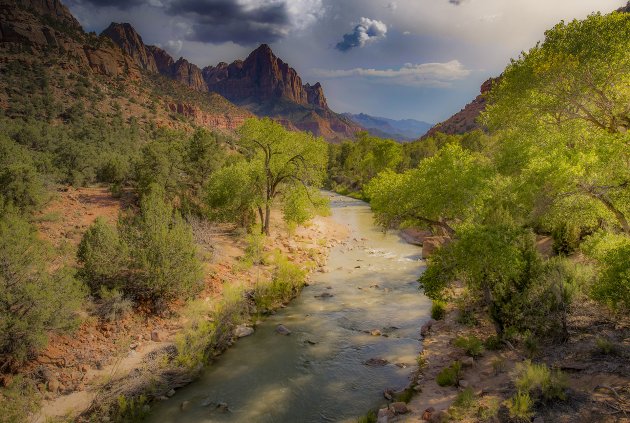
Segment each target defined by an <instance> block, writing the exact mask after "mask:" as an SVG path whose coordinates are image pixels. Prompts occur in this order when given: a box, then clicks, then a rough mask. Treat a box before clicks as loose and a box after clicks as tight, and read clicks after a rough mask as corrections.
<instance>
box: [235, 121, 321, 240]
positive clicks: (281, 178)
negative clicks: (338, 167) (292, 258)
mask: <svg viewBox="0 0 630 423" xmlns="http://www.w3.org/2000/svg"><path fill="white" fill-rule="evenodd" d="M239 134H240V140H239V142H238V145H239V147H240V149H241V151H242V152H243V154H244V156H245V157H246V159H247V160H248V161H249V162H250V163H252V167H251V169H253V170H254V171H256V172H257V174H256V175H255V177H253V178H251V179H250V180H251V181H253V182H254V184H255V186H254V187H253V188H254V189H253V190H252V191H255V192H257V198H258V199H257V201H255V202H254V204H255V205H256V208H257V210H258V215H259V217H260V221H261V232H262V233H264V234H267V235H268V234H269V223H270V217H271V207H272V205H273V204H274V202H275V201H276V200H278V199H279V198H281V194H282V193H283V192H285V191H286V190H288V189H307V188H308V187H310V186H313V187H319V186H321V184H322V182H323V179H324V174H325V170H326V160H327V148H326V144H325V142H324V141H323V140H322V139H320V138H314V137H313V136H312V135H310V134H307V133H304V132H291V131H288V130H286V129H285V128H284V127H283V126H282V125H280V124H279V123H276V122H273V121H272V120H271V119H268V118H265V119H262V120H257V119H249V120H247V121H246V122H245V123H244V124H243V126H242V127H241V128H240V130H239ZM259 182H260V185H258V184H259Z"/></svg>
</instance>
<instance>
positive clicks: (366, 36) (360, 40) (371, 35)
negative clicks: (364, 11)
mask: <svg viewBox="0 0 630 423" xmlns="http://www.w3.org/2000/svg"><path fill="white" fill-rule="evenodd" d="M386 36H387V25H385V23H384V22H382V21H379V20H376V19H370V18H361V20H359V23H358V24H357V25H356V26H355V27H354V30H353V31H352V32H349V33H347V34H344V36H343V41H340V42H338V43H337V45H336V46H335V48H336V49H337V50H340V51H348V50H350V49H353V48H355V47H365V45H366V44H367V43H371V42H374V41H376V40H380V39H382V38H385V37H386Z"/></svg>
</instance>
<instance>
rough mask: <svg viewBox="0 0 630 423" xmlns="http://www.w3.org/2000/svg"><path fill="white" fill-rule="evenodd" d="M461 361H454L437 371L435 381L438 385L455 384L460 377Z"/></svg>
mask: <svg viewBox="0 0 630 423" xmlns="http://www.w3.org/2000/svg"><path fill="white" fill-rule="evenodd" d="M461 373H462V363H460V362H459V361H454V362H453V363H452V364H451V365H450V366H448V367H445V368H443V369H442V371H440V373H438V375H437V377H436V378H435V381H436V382H437V384H438V385H440V386H456V385H457V384H458V383H459V380H460V379H461Z"/></svg>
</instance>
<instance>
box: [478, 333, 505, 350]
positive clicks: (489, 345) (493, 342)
mask: <svg viewBox="0 0 630 423" xmlns="http://www.w3.org/2000/svg"><path fill="white" fill-rule="evenodd" d="M483 345H484V347H486V349H487V350H490V351H498V350H500V349H501V348H503V342H502V341H501V338H499V337H498V336H497V335H490V336H489V337H487V338H486V340H485V341H484V342H483Z"/></svg>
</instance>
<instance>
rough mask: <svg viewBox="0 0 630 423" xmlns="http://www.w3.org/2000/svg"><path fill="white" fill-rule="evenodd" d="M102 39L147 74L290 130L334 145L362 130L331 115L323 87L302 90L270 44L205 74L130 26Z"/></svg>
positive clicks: (122, 25) (121, 25)
mask: <svg viewBox="0 0 630 423" xmlns="http://www.w3.org/2000/svg"><path fill="white" fill-rule="evenodd" d="M101 35H103V36H105V37H108V38H109V39H111V40H112V41H113V42H114V43H115V44H116V45H118V46H119V47H120V48H121V49H122V50H123V51H124V52H125V53H126V54H127V55H128V56H130V58H131V59H133V61H134V63H135V65H136V66H137V67H138V68H140V69H142V70H144V71H146V72H149V73H159V74H161V75H164V76H166V77H168V78H170V79H174V80H176V81H179V82H181V83H183V84H185V85H188V86H189V87H191V88H193V89H194V90H196V91H200V92H208V91H209V92H214V93H217V94H220V95H221V96H223V97H225V98H227V99H228V100H230V101H231V102H232V103H234V104H236V105H239V106H242V107H244V108H246V109H248V110H250V111H251V112H253V113H254V114H256V115H258V116H268V117H271V118H274V119H276V120H278V121H279V122H282V123H283V124H284V125H285V126H287V127H288V128H290V129H299V130H305V131H310V132H313V134H315V135H317V136H323V137H325V138H327V139H329V140H336V139H343V138H348V137H352V136H353V135H354V133H355V132H357V131H359V130H361V129H362V128H361V127H360V126H359V125H357V124H356V123H354V122H352V121H351V120H350V119H347V118H345V117H343V116H341V115H338V114H336V113H334V112H333V111H332V110H330V108H329V107H328V103H327V101H326V97H325V95H324V90H323V88H322V86H321V84H320V83H319V82H317V83H315V84H313V85H311V84H308V83H307V84H303V83H302V79H301V78H300V76H299V75H298V73H297V71H296V70H295V69H293V68H292V67H290V66H289V65H288V64H287V63H285V62H283V61H282V60H281V59H279V58H278V57H277V56H276V55H275V54H274V53H273V51H272V50H271V48H270V47H269V46H268V45H267V44H262V45H260V46H259V47H258V48H257V49H255V50H254V51H252V52H251V53H250V54H249V56H248V57H247V58H246V59H245V60H236V61H234V62H232V63H230V64H228V63H225V62H221V63H219V64H217V65H216V66H207V67H205V68H203V69H200V68H199V67H198V66H196V65H195V64H192V63H190V62H188V61H187V60H186V59H184V58H183V57H180V58H179V60H177V61H175V60H174V59H173V58H172V57H171V56H170V55H169V54H168V53H167V52H165V51H164V50H163V49H161V48H159V47H156V46H152V45H145V44H144V42H143V41H142V37H140V35H139V34H138V33H137V32H136V31H135V29H133V27H132V26H131V25H130V24H128V23H112V24H110V26H109V27H108V28H106V29H105V30H104V31H103V32H102V34H101Z"/></svg>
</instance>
